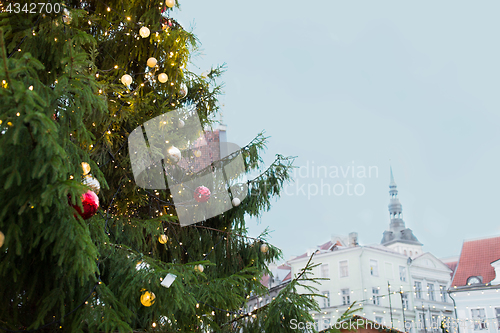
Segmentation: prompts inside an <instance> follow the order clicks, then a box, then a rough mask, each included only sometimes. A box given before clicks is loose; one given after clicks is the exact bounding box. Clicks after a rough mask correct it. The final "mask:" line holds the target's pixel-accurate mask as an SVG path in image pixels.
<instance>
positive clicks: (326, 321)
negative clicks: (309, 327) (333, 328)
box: [323, 318, 330, 328]
mask: <svg viewBox="0 0 500 333" xmlns="http://www.w3.org/2000/svg"><path fill="white" fill-rule="evenodd" d="M323 328H330V318H325V319H323Z"/></svg>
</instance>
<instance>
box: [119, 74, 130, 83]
mask: <svg viewBox="0 0 500 333" xmlns="http://www.w3.org/2000/svg"><path fill="white" fill-rule="evenodd" d="M121 81H122V83H123V85H125V86H128V85H130V84H131V83H132V76H130V75H128V74H124V75H123V76H122V78H121Z"/></svg>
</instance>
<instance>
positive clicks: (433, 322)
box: [431, 316, 439, 331]
mask: <svg viewBox="0 0 500 333" xmlns="http://www.w3.org/2000/svg"><path fill="white" fill-rule="evenodd" d="M438 329H439V325H438V317H437V316H432V317H431V330H434V331H437V330H438Z"/></svg>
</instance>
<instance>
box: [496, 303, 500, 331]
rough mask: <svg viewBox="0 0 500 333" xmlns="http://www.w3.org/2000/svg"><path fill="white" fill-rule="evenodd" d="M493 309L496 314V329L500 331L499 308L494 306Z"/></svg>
mask: <svg viewBox="0 0 500 333" xmlns="http://www.w3.org/2000/svg"><path fill="white" fill-rule="evenodd" d="M495 311H496V315H497V324H498V330H499V331H500V308H495Z"/></svg>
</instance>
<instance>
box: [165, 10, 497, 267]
mask: <svg viewBox="0 0 500 333" xmlns="http://www.w3.org/2000/svg"><path fill="white" fill-rule="evenodd" d="M180 4H181V10H180V11H178V10H176V11H175V13H174V15H173V16H174V17H175V18H177V19H178V20H179V22H180V23H181V24H183V26H184V27H185V28H186V29H188V30H190V27H192V30H193V31H194V33H195V34H196V35H197V36H198V38H199V39H200V41H201V43H202V49H203V54H204V55H203V56H200V57H196V58H194V59H193V62H194V65H192V66H190V69H191V70H193V71H195V72H198V73H201V72H203V71H206V70H208V69H210V67H211V66H212V65H217V64H222V63H227V72H226V73H225V74H224V76H223V78H222V80H223V81H224V82H225V96H223V98H222V99H221V100H222V102H223V103H224V104H225V107H224V122H225V123H226V124H227V125H228V140H229V141H231V142H234V143H237V144H238V145H240V146H243V145H245V144H247V143H248V142H249V141H250V140H251V139H252V138H253V137H254V136H255V135H256V134H257V133H259V132H260V131H261V130H265V131H266V134H267V135H270V136H271V138H270V140H269V145H268V148H269V149H268V150H267V152H266V154H265V156H264V158H265V161H266V162H267V163H271V162H272V160H273V159H274V154H276V153H280V154H284V155H292V156H298V157H297V159H296V162H295V164H296V165H297V166H299V167H300V166H303V168H302V169H301V170H300V172H301V173H299V171H298V170H297V175H296V178H295V183H294V184H291V185H290V186H288V188H287V193H288V194H284V195H283V196H282V197H281V198H280V199H279V200H278V201H276V202H275V203H274V205H273V207H272V209H271V211H269V212H266V213H264V214H263V216H262V218H261V219H260V220H259V221H257V220H248V226H249V228H250V232H251V234H252V235H257V234H259V232H260V231H261V230H263V229H264V228H265V227H266V226H269V227H270V228H271V230H274V232H273V233H272V237H271V239H270V242H271V243H272V244H273V245H276V246H278V247H280V248H281V249H282V250H283V251H284V254H285V259H288V258H289V257H290V256H292V255H299V254H301V253H303V252H305V251H306V250H307V249H308V248H313V247H315V246H316V245H318V244H322V243H324V242H326V241H328V240H329V239H330V236H331V235H333V234H336V235H347V234H348V233H349V232H351V231H356V232H358V234H359V240H360V243H361V244H362V245H367V244H373V243H380V241H381V239H382V234H383V232H384V230H386V229H387V228H388V227H389V213H388V210H387V205H388V203H389V194H388V190H389V187H388V185H389V166H390V165H392V168H393V171H394V177H395V180H396V183H397V185H398V190H399V197H400V201H401V203H402V205H403V216H404V220H405V222H406V226H407V227H409V228H411V229H412V230H413V231H414V234H415V235H416V237H417V238H418V239H419V240H420V241H421V242H422V243H423V244H424V250H425V251H428V252H431V253H432V254H434V255H435V256H437V257H445V256H452V255H459V254H460V250H461V246H462V242H463V240H464V239H469V238H475V237H486V236H492V235H499V234H500V223H499V222H500V221H499V218H498V213H497V211H498V207H499V206H500V204H499V202H500V195H499V191H498V190H499V188H500V175H499V172H500V169H499V167H500V155H499V152H500V150H499V144H500V131H499V129H498V127H499V124H500V111H499V106H500V103H499V96H500V93H499V92H500V81H499V78H500V64H499V59H500V47H499V33H500V20H498V13H499V12H500V3H499V2H498V1H496V0H495V1H491V0H483V1H480V2H477V1H457V0H453V1H448V0H441V1H412V2H410V1H401V0H397V1H384V0H377V1H373V0H369V1H347V0H343V1H339V0H333V1H332V0H329V1H311V2H306V1H282V0H280V1H267V2H246V1H234V0H231V1H229V0H224V1H201V0H195V1H187V0H184V1H182V0H181V1H180ZM195 65H196V66H195ZM197 67H198V68H197ZM307 166H308V167H307ZM306 167H307V168H306ZM322 167H323V168H322ZM370 167H372V168H371V171H372V173H371V175H370V174H369V173H368V169H369V168H370ZM348 168H349V169H348ZM352 168H354V170H355V173H354V176H353V174H352ZM363 168H364V169H365V170H366V174H365V177H363V174H362V173H360V172H361V171H362V170H363ZM325 169H326V170H327V171H328V172H327V173H326V174H325V172H324V170H325ZM313 170H314V171H315V174H314V177H313V176H312V171H313ZM335 170H337V171H338V174H337V177H335V175H336V174H335ZM377 170H378V173H376V172H375V171H377ZM306 171H309V174H307V172H306ZM317 171H321V174H320V176H319V177H318V176H317ZM342 171H343V172H344V174H343V173H342ZM348 182H349V183H348ZM349 184H351V185H349ZM355 186H357V187H355ZM321 188H322V189H323V194H321ZM329 188H330V195H328V193H327V192H328V189H329ZM315 189H317V192H316V194H315V195H313V194H314V193H315ZM341 189H342V190H343V193H341ZM354 190H357V192H356V193H355V192H354ZM361 192H363V193H362V194H361ZM349 193H350V194H351V195H349Z"/></svg>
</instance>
